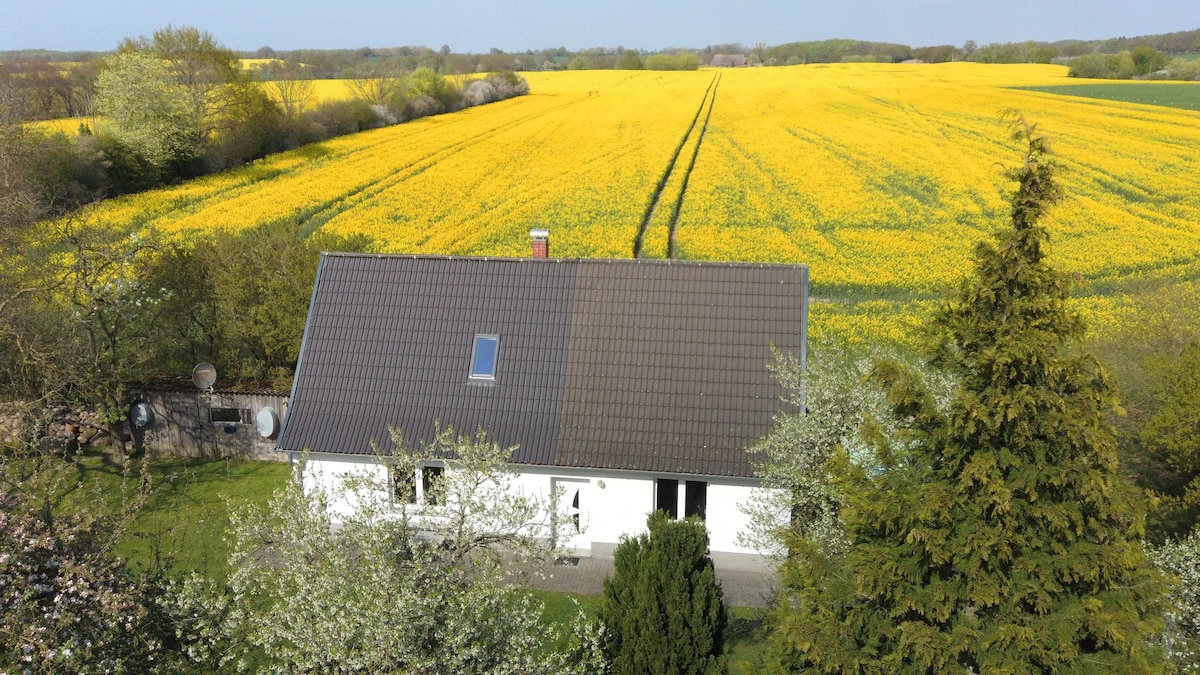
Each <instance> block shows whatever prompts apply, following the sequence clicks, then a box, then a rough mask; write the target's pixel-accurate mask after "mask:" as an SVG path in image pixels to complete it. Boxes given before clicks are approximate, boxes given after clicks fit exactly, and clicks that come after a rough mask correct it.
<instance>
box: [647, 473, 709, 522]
mask: <svg viewBox="0 0 1200 675" xmlns="http://www.w3.org/2000/svg"><path fill="white" fill-rule="evenodd" d="M654 510H655V511H666V513H667V515H669V516H670V517H672V518H678V517H679V481H678V480H675V479H674V478H659V479H658V480H656V481H655V483H654ZM707 513H708V483H705V482H704V481H699V480H689V481H686V482H685V483H684V485H683V517H684V518H691V517H692V516H696V517H697V518H699V519H701V520H704V518H705V517H706V516H707Z"/></svg>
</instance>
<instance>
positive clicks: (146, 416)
mask: <svg viewBox="0 0 1200 675" xmlns="http://www.w3.org/2000/svg"><path fill="white" fill-rule="evenodd" d="M129 421H130V422H132V423H133V426H135V427H137V428H138V429H145V428H146V427H148V426H150V425H151V424H154V408H151V407H150V404H149V403H147V402H145V401H138V402H137V403H134V404H133V407H132V408H130V410H129Z"/></svg>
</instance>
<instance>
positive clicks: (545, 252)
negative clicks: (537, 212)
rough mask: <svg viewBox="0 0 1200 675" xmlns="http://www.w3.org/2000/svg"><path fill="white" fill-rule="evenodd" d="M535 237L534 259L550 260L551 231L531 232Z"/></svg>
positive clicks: (531, 235) (530, 234)
mask: <svg viewBox="0 0 1200 675" xmlns="http://www.w3.org/2000/svg"><path fill="white" fill-rule="evenodd" d="M529 236H530V237H533V257H535V258H548V257H549V256H550V230H530V231H529Z"/></svg>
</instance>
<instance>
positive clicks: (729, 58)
mask: <svg viewBox="0 0 1200 675" xmlns="http://www.w3.org/2000/svg"><path fill="white" fill-rule="evenodd" d="M709 65H710V66H712V67H713V68H745V67H746V55H745V54H714V55H713V58H712V62H711V63H709Z"/></svg>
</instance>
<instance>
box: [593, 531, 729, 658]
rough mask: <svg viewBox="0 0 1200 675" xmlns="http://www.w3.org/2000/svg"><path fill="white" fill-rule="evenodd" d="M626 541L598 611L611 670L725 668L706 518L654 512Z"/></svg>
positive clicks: (722, 612) (720, 610) (616, 555)
mask: <svg viewBox="0 0 1200 675" xmlns="http://www.w3.org/2000/svg"><path fill="white" fill-rule="evenodd" d="M647 525H648V527H649V533H648V534H643V535H640V536H637V537H631V538H625V539H623V540H622V542H621V543H620V545H618V546H617V550H616V552H615V553H614V554H613V576H612V577H609V578H606V579H605V580H604V598H603V600H602V601H601V605H600V609H599V611H598V616H599V619H600V622H601V624H602V625H603V626H604V629H605V631H606V632H605V633H604V641H603V649H604V654H605V656H606V658H607V660H608V663H609V667H610V672H612V673H619V674H624V673H636V674H639V675H643V674H646V675H650V674H659V673H661V674H664V675H665V674H667V673H712V672H724V670H725V662H724V659H723V658H722V656H721V655H722V652H723V651H724V647H725V643H724V633H725V626H726V623H727V617H726V613H725V604H724V602H723V601H722V599H721V586H720V584H719V583H718V582H717V580H716V576H715V572H714V570H713V564H712V559H711V558H709V557H708V533H707V531H706V530H705V528H704V523H703V521H700V520H697V519H690V520H672V519H671V518H670V517H668V516H667V515H666V514H665V513H663V512H661V511H659V512H657V513H654V514H651V515H650V517H649V520H648V521H647Z"/></svg>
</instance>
